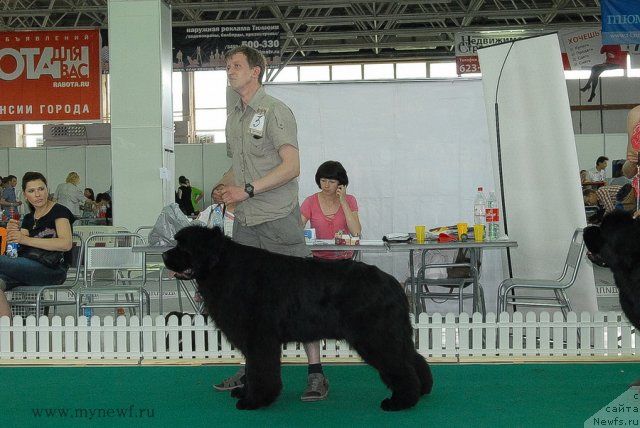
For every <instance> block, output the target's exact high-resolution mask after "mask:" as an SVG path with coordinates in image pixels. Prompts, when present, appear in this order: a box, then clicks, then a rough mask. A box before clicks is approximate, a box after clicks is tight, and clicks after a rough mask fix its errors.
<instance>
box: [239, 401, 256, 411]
mask: <svg viewBox="0 0 640 428" xmlns="http://www.w3.org/2000/svg"><path fill="white" fill-rule="evenodd" d="M259 407H260V405H259V404H258V403H256V402H255V401H254V400H249V399H248V398H241V399H239V400H238V402H237V403H236V409H238V410H255V409H257V408H259Z"/></svg>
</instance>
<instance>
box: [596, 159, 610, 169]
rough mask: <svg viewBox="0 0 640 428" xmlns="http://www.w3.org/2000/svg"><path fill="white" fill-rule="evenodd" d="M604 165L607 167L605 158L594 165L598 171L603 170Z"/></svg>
mask: <svg viewBox="0 0 640 428" xmlns="http://www.w3.org/2000/svg"><path fill="white" fill-rule="evenodd" d="M606 167H607V161H606V160H605V161H602V162H600V163H599V164H598V165H596V168H597V169H598V170H599V171H602V170H603V169H605V168H606Z"/></svg>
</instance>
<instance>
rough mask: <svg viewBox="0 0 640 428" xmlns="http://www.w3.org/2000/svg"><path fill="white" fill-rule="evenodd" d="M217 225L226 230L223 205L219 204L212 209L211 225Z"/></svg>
mask: <svg viewBox="0 0 640 428" xmlns="http://www.w3.org/2000/svg"><path fill="white" fill-rule="evenodd" d="M216 226H218V227H219V228H220V230H222V231H224V214H222V207H221V206H220V205H219V204H218V205H216V206H215V207H213V209H212V210H211V227H216Z"/></svg>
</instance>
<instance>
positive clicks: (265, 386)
mask: <svg viewBox="0 0 640 428" xmlns="http://www.w3.org/2000/svg"><path fill="white" fill-rule="evenodd" d="M263 341H264V339H263ZM245 357H246V361H247V369H246V376H247V384H246V391H244V392H245V394H244V397H242V398H240V399H239V400H238V402H237V403H236V408H237V409H240V410H254V409H258V408H260V407H264V406H268V405H269V404H271V403H273V402H274V401H275V400H276V398H278V395H279V394H280V391H281V390H282V380H281V378H280V343H279V342H277V343H270V344H266V343H260V344H259V345H258V346H255V345H254V346H250V347H249V350H248V352H247V353H245Z"/></svg>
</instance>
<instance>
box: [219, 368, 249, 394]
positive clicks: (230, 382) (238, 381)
mask: <svg viewBox="0 0 640 428" xmlns="http://www.w3.org/2000/svg"><path fill="white" fill-rule="evenodd" d="M244 380H245V377H244V367H240V370H238V372H237V373H236V374H234V375H233V376H231V377H229V378H227V379H225V380H223V381H222V382H220V383H218V384H216V385H213V389H215V390H217V391H231V390H233V389H237V388H242V387H243V386H244Z"/></svg>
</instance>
